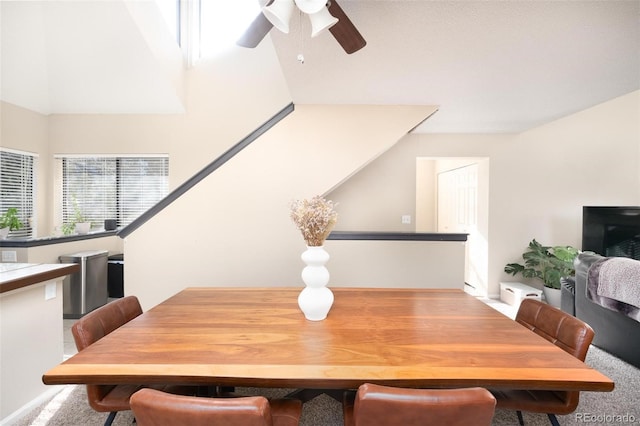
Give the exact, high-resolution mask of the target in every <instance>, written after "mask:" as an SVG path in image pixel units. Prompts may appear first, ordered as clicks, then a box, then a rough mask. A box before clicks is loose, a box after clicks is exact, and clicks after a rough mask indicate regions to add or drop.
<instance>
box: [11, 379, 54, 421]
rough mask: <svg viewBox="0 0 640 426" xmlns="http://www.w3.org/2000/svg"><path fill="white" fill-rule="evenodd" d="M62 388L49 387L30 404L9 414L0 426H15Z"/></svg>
mask: <svg viewBox="0 0 640 426" xmlns="http://www.w3.org/2000/svg"><path fill="white" fill-rule="evenodd" d="M64 388H65V385H58V386H51V389H48V390H47V391H46V392H44V393H42V394H40V396H38V397H37V398H34V399H33V400H31V401H30V402H28V403H26V404H25V405H23V406H22V407H20V408H18V409H17V410H16V411H14V412H13V413H11V414H9V415H8V416H7V417H5V418H4V419H2V420H0V426H11V425H13V424H16V423H17V422H18V421H19V420H20V419H22V417H24V416H25V415H27V414H29V413H30V412H31V410H33V409H34V408H36V407H37V406H38V405H40V404H42V403H43V402H45V401H47V400H49V399H51V398H53V397H54V396H56V395H57V394H58V392H60V391H61V390H62V389H64Z"/></svg>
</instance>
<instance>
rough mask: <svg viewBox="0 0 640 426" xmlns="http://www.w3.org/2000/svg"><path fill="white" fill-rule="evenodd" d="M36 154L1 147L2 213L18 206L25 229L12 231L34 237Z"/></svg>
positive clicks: (0, 211) (16, 234)
mask: <svg viewBox="0 0 640 426" xmlns="http://www.w3.org/2000/svg"><path fill="white" fill-rule="evenodd" d="M36 159H37V156H36V155H35V154H31V153H28V152H21V151H14V150H9V149H6V148H0V214H4V213H5V212H6V211H7V210H8V209H9V208H11V207H15V208H16V209H18V217H19V218H20V222H22V228H21V229H20V230H17V231H11V236H12V237H20V238H29V237H31V236H33V233H34V229H33V228H32V224H35V223H36V221H35V217H34V198H35V182H36V179H35V170H36Z"/></svg>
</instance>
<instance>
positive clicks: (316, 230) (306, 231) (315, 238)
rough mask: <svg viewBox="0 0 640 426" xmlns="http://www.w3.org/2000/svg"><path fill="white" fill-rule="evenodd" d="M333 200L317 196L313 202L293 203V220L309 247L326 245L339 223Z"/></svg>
mask: <svg viewBox="0 0 640 426" xmlns="http://www.w3.org/2000/svg"><path fill="white" fill-rule="evenodd" d="M335 206H336V205H335V204H334V203H333V201H331V200H325V199H324V198H322V197H321V196H319V195H316V196H315V197H313V198H312V199H311V200H295V201H293V202H292V203H291V219H292V220H293V222H294V223H295V224H296V227H297V228H298V229H299V230H300V232H302V237H303V238H304V240H305V241H306V243H307V246H309V247H318V246H321V245H323V244H324V240H326V239H327V236H329V233H330V232H331V230H332V229H333V227H334V226H335V224H336V222H337V221H338V213H337V212H336V211H335Z"/></svg>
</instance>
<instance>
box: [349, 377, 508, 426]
mask: <svg viewBox="0 0 640 426" xmlns="http://www.w3.org/2000/svg"><path fill="white" fill-rule="evenodd" d="M495 406H496V399H495V398H494V396H493V395H492V394H491V392H489V391H488V390H486V389H484V388H477V387H476V388H463V389H404V388H396V387H390V386H380V385H375V384H371V383H365V384H363V385H362V386H360V387H359V388H358V392H357V393H356V397H355V402H354V405H353V409H352V410H350V408H349V406H348V403H345V411H344V414H345V416H344V419H345V426H352V425H355V426H365V425H366V426H382V425H384V426H396V425H398V426H412V425H415V426H441V425H447V426H459V425H465V426H466V425H475V426H490V425H491V420H492V419H493V414H494V411H495Z"/></svg>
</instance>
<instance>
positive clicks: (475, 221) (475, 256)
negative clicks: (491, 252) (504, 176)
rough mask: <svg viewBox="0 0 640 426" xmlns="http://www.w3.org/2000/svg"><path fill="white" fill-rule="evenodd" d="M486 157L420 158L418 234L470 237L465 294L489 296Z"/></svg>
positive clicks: (466, 255)
mask: <svg viewBox="0 0 640 426" xmlns="http://www.w3.org/2000/svg"><path fill="white" fill-rule="evenodd" d="M488 163H489V160H488V159H487V158H450V157H447V158H444V157H443V158H419V159H418V167H417V170H418V174H417V176H418V180H417V188H416V189H417V194H416V207H417V209H416V210H417V211H416V227H417V229H416V230H417V231H418V232H451V233H466V234H468V237H467V242H466V244H465V274H464V277H465V291H467V292H468V293H470V294H473V295H475V296H482V297H486V296H487V281H488V266H487V265H488V243H487V238H486V236H487V235H488V186H489V177H488V174H489V164H488Z"/></svg>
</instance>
